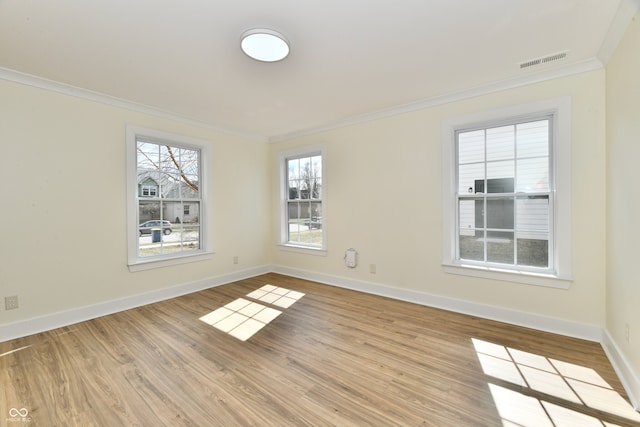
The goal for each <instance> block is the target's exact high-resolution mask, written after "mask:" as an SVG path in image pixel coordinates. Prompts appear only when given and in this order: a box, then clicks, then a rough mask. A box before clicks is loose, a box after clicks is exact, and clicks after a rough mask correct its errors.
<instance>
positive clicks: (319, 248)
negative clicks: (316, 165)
mask: <svg viewBox="0 0 640 427" xmlns="http://www.w3.org/2000/svg"><path fill="white" fill-rule="evenodd" d="M325 154H326V149H325V147H324V146H323V145H314V146H307V147H303V148H299V149H294V150H288V151H283V152H281V153H280V155H279V157H278V169H279V170H280V180H279V186H280V236H279V242H278V244H279V246H280V247H281V248H282V249H284V250H290V251H294V252H301V253H307V254H312V255H322V256H324V255H326V251H327V221H326V220H327V202H326V200H327V185H326V182H327V181H326V173H325V171H326V166H325V165H326V156H325ZM317 155H320V157H322V170H321V176H322V192H321V198H320V202H321V204H322V245H311V244H304V243H299V242H289V241H288V233H287V228H288V226H289V218H288V216H289V211H288V204H287V201H288V197H289V196H288V195H289V191H288V182H287V161H288V160H289V159H295V158H299V157H305V156H317Z"/></svg>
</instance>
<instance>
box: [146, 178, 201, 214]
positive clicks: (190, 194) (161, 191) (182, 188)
mask: <svg viewBox="0 0 640 427" xmlns="http://www.w3.org/2000/svg"><path fill="white" fill-rule="evenodd" d="M197 197H198V196H197V194H196V192H195V191H194V190H193V189H191V188H190V187H189V186H188V185H185V184H184V183H183V182H182V181H180V180H175V179H172V178H171V177H169V176H167V175H166V174H163V173H161V172H158V171H156V170H145V171H139V173H138V199H139V200H140V209H139V214H138V215H139V217H138V221H139V222H144V221H148V220H151V219H166V220H169V221H171V222H175V223H193V222H198V221H199V211H200V209H199V206H198V202H197V201H196V200H194V202H192V203H190V202H188V201H185V199H187V200H188V199H190V198H194V199H195V198H197ZM146 200H148V202H145V201H146Z"/></svg>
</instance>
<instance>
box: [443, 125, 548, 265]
mask: <svg viewBox="0 0 640 427" xmlns="http://www.w3.org/2000/svg"><path fill="white" fill-rule="evenodd" d="M552 126H553V122H552V117H551V116H547V117H544V118H539V119H531V120H530V121H529V120H528V121H524V122H516V123H512V124H507V125H501V126H497V127H489V128H481V129H472V130H464V131H457V132H456V148H457V150H456V154H457V169H458V172H457V174H456V175H457V181H458V191H457V194H456V197H457V200H458V227H457V229H458V233H457V234H458V238H457V242H456V243H457V245H456V246H457V248H456V249H457V250H456V258H457V259H460V260H464V261H470V262H474V263H496V264H505V265H508V266H518V267H519V268H530V267H531V268H533V267H537V268H541V269H544V270H547V269H549V268H550V267H551V265H550V260H551V259H553V252H552V251H553V245H551V244H550V242H553V230H552V229H551V227H550V225H551V223H552V222H551V220H552V213H553V204H552V198H551V197H550V195H551V188H550V167H549V166H550V156H549V146H550V144H551V142H552V141H551V138H550V129H551V128H552Z"/></svg>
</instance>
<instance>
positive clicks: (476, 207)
mask: <svg viewBox="0 0 640 427" xmlns="http://www.w3.org/2000/svg"><path fill="white" fill-rule="evenodd" d="M483 206H484V199H483V198H481V197H477V198H473V199H461V200H458V224H459V230H458V234H459V239H458V248H459V251H460V258H462V259H466V260H473V261H484V240H483V237H484V230H483V227H484V217H483V213H484V208H483Z"/></svg>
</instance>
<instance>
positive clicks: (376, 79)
mask: <svg viewBox="0 0 640 427" xmlns="http://www.w3.org/2000/svg"><path fill="white" fill-rule="evenodd" d="M635 2H636V0H482V1H479V0H397V1H393V2H392V1H383V0H323V1H309V0H307V1H303V0H270V1H266V0H242V1H231V0H228V1H223V0H57V1H46V0H0V71H1V72H0V78H5V79H14V80H22V81H26V80H29V82H31V83H32V82H33V81H36V80H37V81H40V82H42V81H44V80H42V79H46V80H51V81H54V82H59V83H62V84H64V85H69V86H71V87H73V88H69V89H73V90H76V88H81V89H86V90H87V91H91V92H95V93H98V94H102V95H108V96H109V97H113V98H116V99H120V100H126V101H130V102H132V103H135V104H139V106H140V107H142V106H144V107H145V108H146V107H149V108H151V109H154V110H158V111H162V112H163V113H168V114H172V115H175V116H179V117H181V118H186V119H190V120H194V121H199V122H204V123H207V124H209V125H211V126H215V127H217V128H220V129H223V130H228V131H231V132H237V133H242V134H245V135H252V136H256V137H260V138H265V139H270V140H275V139H281V138H284V137H286V136H291V135H295V134H300V133H305V132H309V131H313V130H316V129H320V128H326V127H331V126H335V125H339V124H341V123H348V122H350V121H356V120H360V119H365V118H367V117H373V116H376V115H378V116H379V115H381V114H386V113H391V112H394V111H398V109H400V110H401V109H403V108H405V109H406V108H411V106H416V105H426V104H429V103H434V102H441V101H444V100H447V99H453V98H456V97H462V96H466V95H469V94H474V93H482V92H483V91H488V90H492V88H493V89H495V88H500V87H503V86H505V87H507V86H513V85H519V84H525V83H526V82H529V81H535V80H540V79H544V78H547V77H551V76H557V75H563V74H571V73H574V72H580V71H585V70H587V69H593V68H598V67H601V66H602V65H603V63H604V62H606V60H607V59H608V55H610V54H611V52H612V50H613V47H615V44H616V43H617V40H619V38H620V36H621V34H622V31H623V30H624V29H625V27H626V25H627V24H628V22H629V20H630V19H631V17H632V16H633V11H631V9H632V8H633V7H636V8H637V5H636V3H635ZM255 27H264V28H271V29H275V30H278V31H279V32H281V33H283V34H285V35H286V36H287V38H288V39H289V41H290V44H291V54H290V55H289V57H288V58H286V59H285V60H284V61H281V62H278V63H270V64H269V63H260V62H256V61H253V60H251V59H249V58H248V57H247V56H245V55H244V54H243V53H242V52H241V51H240V48H239V45H240V35H241V34H242V33H243V32H244V31H246V30H248V29H251V28H255ZM559 52H568V55H567V56H566V58H564V59H562V60H558V61H553V62H549V63H546V64H542V65H538V66H533V67H528V68H525V69H521V68H520V64H521V63H522V62H525V61H528V60H531V59H535V58H540V57H545V56H548V55H552V54H556V53H559ZM32 76H35V77H37V79H33V78H32ZM26 77H29V79H25V78H26ZM80 92H84V91H80ZM87 93H88V92H87Z"/></svg>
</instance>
